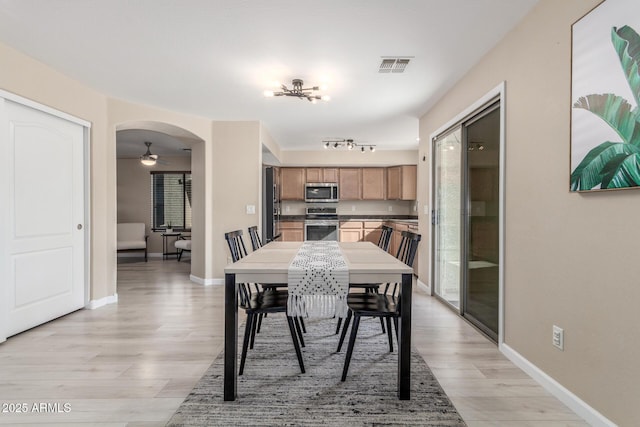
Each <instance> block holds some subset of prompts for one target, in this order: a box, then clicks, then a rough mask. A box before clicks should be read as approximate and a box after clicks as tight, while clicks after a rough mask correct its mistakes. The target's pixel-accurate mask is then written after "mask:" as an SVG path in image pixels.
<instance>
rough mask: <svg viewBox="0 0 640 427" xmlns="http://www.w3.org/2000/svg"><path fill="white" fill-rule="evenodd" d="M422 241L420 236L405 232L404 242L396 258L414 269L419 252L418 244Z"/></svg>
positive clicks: (403, 235)
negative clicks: (417, 252)
mask: <svg viewBox="0 0 640 427" xmlns="http://www.w3.org/2000/svg"><path fill="white" fill-rule="evenodd" d="M420 239H422V236H421V235H420V234H416V233H412V232H410V231H403V232H402V240H401V241H400V246H399V247H398V253H397V254H396V258H398V259H399V260H400V261H402V262H404V263H405V264H407V265H408V266H409V267H413V260H414V259H415V257H416V251H417V250H418V243H419V242H420Z"/></svg>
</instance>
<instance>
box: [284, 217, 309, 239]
mask: <svg viewBox="0 0 640 427" xmlns="http://www.w3.org/2000/svg"><path fill="white" fill-rule="evenodd" d="M303 240H304V221H280V241H281V242H302V241H303Z"/></svg>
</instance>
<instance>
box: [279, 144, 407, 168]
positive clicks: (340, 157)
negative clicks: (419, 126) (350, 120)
mask: <svg viewBox="0 0 640 427" xmlns="http://www.w3.org/2000/svg"><path fill="white" fill-rule="evenodd" d="M274 154H275V153H274ZM279 159H280V161H281V163H282V165H283V166H326V165H332V166H391V165H415V164H416V163H418V152H417V151H416V150H397V151H394V150H384V151H383V150H376V151H374V152H373V153H370V152H368V151H366V152H364V153H362V152H359V151H349V150H346V149H338V150H333V149H324V148H321V149H320V150H318V151H281V155H280V157H279Z"/></svg>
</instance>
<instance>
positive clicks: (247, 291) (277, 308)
mask: <svg viewBox="0 0 640 427" xmlns="http://www.w3.org/2000/svg"><path fill="white" fill-rule="evenodd" d="M224 238H225V240H226V241H227V244H228V246H229V251H230V253H231V259H232V260H233V262H237V261H238V260H240V259H242V258H244V257H245V256H246V255H247V249H246V247H245V245H244V241H243V239H242V230H236V231H231V232H228V233H225V235H224ZM238 300H239V306H240V307H241V308H242V309H244V311H245V313H246V315H247V321H246V324H245V329H244V339H243V342H242V355H241V357H240V370H239V373H238V375H242V373H243V372H244V365H245V361H246V358H247V350H248V349H249V348H251V349H253V346H254V342H255V336H256V332H258V322H259V321H261V320H262V316H266V315H267V314H268V313H285V314H286V312H287V300H288V294H287V293H286V291H284V292H281V291H274V290H273V289H260V287H259V286H258V285H257V284H255V283H254V284H253V289H252V288H251V284H248V283H240V284H238ZM286 317H287V324H288V326H289V331H290V333H291V339H292V340H293V346H294V348H295V351H296V356H297V358H298V364H299V365H300V370H301V372H302V373H304V372H305V369H304V361H303V360H302V351H301V350H300V346H302V347H304V341H299V338H300V340H302V331H301V330H300V326H299V325H297V324H296V323H295V322H294V319H293V318H292V317H291V316H286ZM260 323H261V322H260Z"/></svg>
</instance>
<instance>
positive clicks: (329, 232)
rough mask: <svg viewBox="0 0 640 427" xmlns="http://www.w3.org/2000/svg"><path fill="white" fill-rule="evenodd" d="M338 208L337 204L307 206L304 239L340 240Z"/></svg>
mask: <svg viewBox="0 0 640 427" xmlns="http://www.w3.org/2000/svg"><path fill="white" fill-rule="evenodd" d="M339 228H340V224H339V222H338V209H337V207H336V206H334V205H332V206H327V205H325V206H322V205H321V206H313V205H310V206H308V207H307V208H306V217H305V220H304V240H332V241H336V242H337V241H338V240H339V239H338V230H339Z"/></svg>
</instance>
